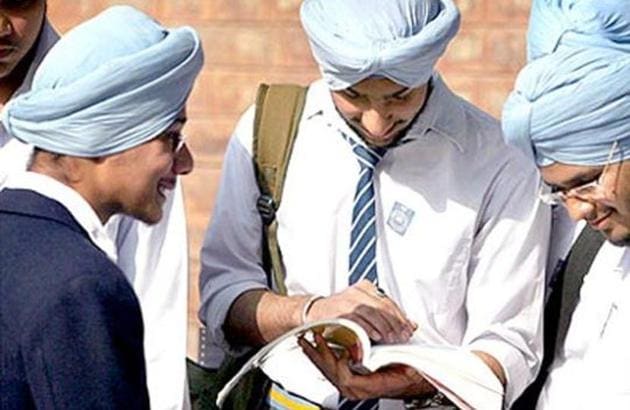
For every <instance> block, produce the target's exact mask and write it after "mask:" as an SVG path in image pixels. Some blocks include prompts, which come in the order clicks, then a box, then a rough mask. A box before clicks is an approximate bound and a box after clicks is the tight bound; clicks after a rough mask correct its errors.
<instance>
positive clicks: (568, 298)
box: [512, 225, 604, 410]
mask: <svg viewBox="0 0 630 410" xmlns="http://www.w3.org/2000/svg"><path fill="white" fill-rule="evenodd" d="M603 243H604V236H603V235H602V234H601V233H599V232H597V231H596V230H594V229H593V228H591V227H590V226H588V225H587V226H585V227H584V229H582V232H581V233H580V235H579V236H578V238H577V239H576V240H575V243H574V244H573V246H572V247H571V251H570V252H569V254H568V256H567V259H566V262H565V265H564V268H563V270H562V271H561V272H560V277H559V278H558V281H557V282H556V283H555V284H554V286H553V288H552V290H551V294H550V296H549V301H548V302H547V305H546V306H545V323H544V332H543V333H544V355H543V361H542V364H541V368H540V372H539V373H538V376H537V377H536V379H535V380H534V381H533V382H532V384H530V385H529V386H528V387H527V389H526V390H525V391H524V392H523V394H522V395H521V396H520V397H519V399H518V400H517V401H516V402H515V403H514V405H513V406H512V410H530V409H533V408H535V407H536V403H537V402H538V397H539V396H540V393H541V392H542V389H543V387H544V385H545V382H546V381H547V377H548V376H549V372H550V370H551V365H552V363H553V360H554V358H555V356H556V353H558V352H559V351H561V349H562V347H563V346H564V339H565V338H566V335H567V330H568V329H569V324H570V323H571V318H572V316H573V311H574V310H575V308H576V306H577V304H578V302H579V296H580V289H581V287H582V283H583V282H584V276H586V274H587V273H588V271H589V270H590V269H591V265H592V264H593V261H594V260H595V256H597V253H598V252H599V249H600V248H601V247H602V244H603Z"/></svg>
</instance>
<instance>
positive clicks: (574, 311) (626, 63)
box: [503, 0, 630, 409]
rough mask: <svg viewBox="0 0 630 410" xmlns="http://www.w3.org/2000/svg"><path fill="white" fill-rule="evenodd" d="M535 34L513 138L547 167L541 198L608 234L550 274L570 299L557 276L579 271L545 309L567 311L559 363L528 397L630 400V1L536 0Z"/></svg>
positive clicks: (510, 129) (593, 403)
mask: <svg viewBox="0 0 630 410" xmlns="http://www.w3.org/2000/svg"><path fill="white" fill-rule="evenodd" d="M527 45H528V64H527V66H526V67H525V68H524V69H523V70H522V71H521V72H520V74H519V76H518V78H517V80H516V84H515V86H514V91H513V92H512V94H511V95H510V97H509V99H508V101H507V102H506V105H505V107H504V111H503V128H504V131H505V137H506V140H507V142H508V143H510V144H513V145H515V146H517V147H519V148H521V150H522V151H523V152H524V153H525V154H526V155H527V157H529V158H530V159H531V161H532V162H535V163H536V164H537V165H538V167H539V168H540V172H541V174H542V177H543V179H544V181H545V182H546V184H547V185H548V186H547V188H546V190H544V191H542V192H541V195H540V197H541V200H543V201H545V202H547V203H549V204H552V205H554V206H555V210H556V212H558V213H560V212H564V211H566V212H567V213H568V215H569V216H570V217H571V218H572V219H574V220H576V221H578V220H582V221H585V222H586V223H587V224H588V225H589V227H588V228H587V230H594V231H598V232H599V233H600V234H601V235H603V236H604V238H605V239H606V240H607V241H606V242H604V243H603V245H601V248H599V249H597V248H595V249H594V251H592V252H593V255H594V258H593V259H592V264H591V265H590V268H585V269H584V270H583V273H584V274H585V276H584V277H583V279H582V278H580V277H579V276H578V277H577V278H576V275H571V274H568V272H569V271H568V269H569V268H568V267H567V273H563V272H560V273H559V274H557V275H552V276H553V277H551V278H549V282H550V283H551V284H552V287H551V289H550V295H551V296H550V302H551V301H553V300H555V297H554V295H558V296H559V297H560V296H561V297H562V302H563V303H565V302H564V300H570V299H569V297H568V296H567V295H569V293H567V292H564V289H565V288H566V287H565V286H564V285H563V286H562V287H560V288H559V289H558V287H559V286H558V285H556V286H553V284H557V283H569V284H572V286H573V287H574V289H575V292H574V293H572V295H573V297H574V303H573V305H570V304H569V305H567V306H571V309H564V310H563V311H561V312H560V313H555V314H553V315H551V314H550V315H549V316H547V317H546V318H545V321H548V322H549V323H553V321H554V320H557V321H558V322H559V325H558V326H557V327H555V328H552V329H549V332H548V335H551V336H553V338H552V339H550V340H552V341H554V345H553V346H551V347H552V348H550V349H547V350H546V351H545V355H549V357H546V358H545V359H547V360H545V362H547V361H548V362H549V363H550V364H549V367H548V368H545V369H543V370H544V371H543V372H542V373H541V375H540V376H539V379H538V380H537V382H536V383H535V385H534V386H539V388H538V389H537V390H531V394H529V395H528V396H527V399H528V400H529V402H524V403H523V407H522V408H539V409H577V408H585V409H586V408H591V409H592V408H611V409H612V408H614V409H626V408H630V378H628V369H629V368H630V351H629V349H628V345H629V344H630V326H628V323H629V318H630V248H629V247H630V163H629V161H628V153H629V152H630V81H628V78H630V4H628V2H618V1H590V0H574V1H560V2H558V1H553V2H551V1H547V0H535V1H534V2H533V4H532V14H531V18H530V26H529V31H528V44H527ZM554 229H555V228H554ZM593 234H594V236H595V237H597V236H600V235H599V234H598V233H597V232H593ZM554 236H558V237H560V239H562V238H561V236H562V232H554ZM599 239H600V242H601V239H602V238H601V236H600V238H599ZM578 242H579V239H578V241H576V245H575V246H574V248H573V250H572V251H571V253H572V254H573V253H575V252H580V249H578ZM581 252H583V253H586V252H587V250H586V249H585V248H584V249H583V250H582V251H581ZM589 252H591V251H589ZM570 258H571V256H570V257H569V260H570ZM560 290H562V292H559V291H560ZM565 305H566V303H565ZM550 312H551V311H550ZM563 317H565V318H566V320H563V319H562V318H563ZM558 318H560V319H558ZM563 324H564V326H562V325H563ZM545 338H546V339H547V335H546V336H545Z"/></svg>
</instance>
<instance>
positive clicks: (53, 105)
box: [2, 6, 203, 157]
mask: <svg viewBox="0 0 630 410" xmlns="http://www.w3.org/2000/svg"><path fill="white" fill-rule="evenodd" d="M202 65H203V52H202V49H201V45H200V41H199V37H198V35H197V34H196V32H195V31H194V30H193V29H191V28H189V27H181V28H176V29H166V28H164V27H162V26H161V25H159V24H158V23H157V22H156V21H154V20H153V19H152V18H150V17H149V16H147V15H145V14H143V13H141V12H140V11H138V10H136V9H134V8H132V7H129V6H116V7H111V8H109V9H108V10H106V11H104V12H103V13H101V14H99V15H98V16H96V17H95V18H93V19H91V20H89V21H87V22H85V23H83V24H81V25H79V26H77V27H76V28H74V29H73V30H71V31H69V32H68V33H67V34H66V35H65V36H63V37H62V38H61V40H60V41H59V42H58V43H57V44H56V45H55V46H54V47H53V48H52V49H51V51H50V52H49V53H48V55H47V56H46V58H45V59H44V61H43V62H42V64H41V66H40V67H39V69H38V70H37V72H36V74H35V76H34V79H33V85H32V89H31V91H30V92H28V93H26V94H23V95H21V96H19V97H17V98H15V99H14V100H12V101H11V102H10V103H9V104H7V106H6V107H5V109H4V110H3V113H2V121H3V124H4V126H5V128H6V129H7V131H8V132H9V133H10V134H11V135H13V136H14V137H16V138H18V139H20V140H22V141H24V142H27V143H30V144H32V145H34V146H36V147H39V148H42V149H44V150H47V151H50V152H55V153H59V154H66V155H73V156H82V157H97V156H103V155H109V154H114V153H117V152H121V151H124V150H126V149H129V148H132V147H134V146H137V145H140V144H142V143H143V142H146V141H148V140H150V139H152V138H154V137H156V136H157V135H159V134H160V133H161V132H163V131H164V130H166V129H167V128H168V127H169V126H170V125H171V124H173V122H175V120H176V119H177V117H178V115H179V114H180V112H181V111H182V109H183V108H184V106H185V103H186V99H187V97H188V95H189V93H190V90H191V88H192V85H193V82H194V81H195V78H196V76H197V74H198V73H199V71H200V69H201V66H202Z"/></svg>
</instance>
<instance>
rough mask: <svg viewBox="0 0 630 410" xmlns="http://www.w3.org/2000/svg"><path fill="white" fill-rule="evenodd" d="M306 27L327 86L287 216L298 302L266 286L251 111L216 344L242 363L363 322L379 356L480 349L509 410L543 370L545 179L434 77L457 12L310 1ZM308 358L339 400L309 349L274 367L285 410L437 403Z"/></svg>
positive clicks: (311, 119) (216, 287) (221, 200)
mask: <svg viewBox="0 0 630 410" xmlns="http://www.w3.org/2000/svg"><path fill="white" fill-rule="evenodd" d="M301 20H302V24H303V27H304V29H305V31H306V34H307V35H308V38H309V40H310V44H311V49H312V52H313V54H314V56H315V59H316V60H317V62H318V64H319V67H320V69H321V72H322V76H323V80H320V81H316V82H314V83H313V84H311V85H310V87H309V90H308V94H307V98H306V103H305V107H304V112H303V115H302V117H301V120H300V123H299V132H298V135H297V139H296V141H295V146H294V148H293V153H292V156H291V161H290V163H289V166H288V170H287V177H286V180H285V185H284V191H283V197H282V205H281V206H280V208H279V210H278V212H277V215H276V218H277V220H278V226H279V228H278V240H279V244H280V249H281V251H282V256H283V262H284V266H285V268H286V282H285V284H286V287H287V289H288V296H281V295H279V294H278V293H276V292H274V290H273V289H269V288H268V287H267V281H266V275H265V272H264V271H263V269H262V261H261V253H262V251H261V232H262V222H261V219H260V217H259V214H258V212H257V210H256V201H257V199H258V197H259V195H260V192H259V189H258V187H257V185H256V179H255V176H254V169H253V166H252V148H251V145H252V128H253V119H254V110H253V109H250V110H249V111H247V112H246V113H245V115H244V116H243V117H242V119H241V121H240V122H239V123H238V125H237V127H236V131H235V133H234V135H233V137H232V139H231V141H230V144H229V146H228V150H227V154H226V158H225V165H224V171H223V180H222V184H221V188H220V191H219V194H218V197H217V202H216V204H215V208H214V212H213V220H212V222H211V224H210V227H209V229H208V232H207V235H206V238H205V244H204V247H203V250H202V254H201V260H202V271H201V289H202V307H201V310H200V317H201V318H202V320H203V321H204V322H205V323H206V325H207V326H208V333H209V335H210V339H211V340H213V342H214V343H215V344H216V345H217V346H218V347H220V348H222V349H223V350H224V351H226V352H228V353H229V354H238V353H240V352H242V350H243V349H244V348H247V347H251V346H259V345H261V344H263V343H265V342H268V341H269V340H271V339H273V338H274V337H276V336H278V335H280V334H282V333H283V332H286V331H287V330H289V329H291V328H294V327H296V326H298V325H300V324H302V322H303V321H304V320H308V321H311V320H316V319H323V318H332V317H342V316H343V317H348V318H351V319H354V320H355V321H357V322H358V323H359V324H360V325H361V326H363V327H364V328H365V329H366V330H367V332H368V333H369V335H370V337H371V338H372V339H373V340H375V341H378V342H380V343H422V342H423V341H430V342H432V343H441V344H452V345H458V346H459V345H462V346H466V347H467V348H469V349H470V350H472V351H474V352H476V353H477V354H478V355H479V357H481V359H482V360H483V361H484V362H485V363H486V364H487V365H488V366H489V367H490V369H492V371H493V372H494V373H495V374H496V376H497V378H498V379H499V380H501V382H503V383H504V384H505V399H506V402H507V403H510V402H511V401H512V400H513V399H514V398H515V397H517V396H518V395H519V393H520V392H521V391H522V390H523V389H524V388H525V386H526V385H527V384H528V383H529V382H530V381H531V380H532V378H533V377H534V375H535V373H536V371H537V369H538V365H539V359H540V356H541V354H542V346H541V344H542V343H541V335H540V328H541V322H540V321H539V318H540V317H541V316H542V312H541V310H542V304H543V280H544V278H543V270H544V269H543V264H544V261H545V258H546V247H547V242H546V241H547V235H548V222H549V221H548V213H549V211H548V210H546V209H545V207H543V206H541V205H539V204H536V202H537V201H536V192H537V190H538V184H539V179H538V176H537V173H536V170H535V168H534V167H532V166H531V165H529V164H527V163H526V162H525V161H524V160H523V158H521V157H520V155H519V154H518V152H517V151H516V150H513V149H511V148H510V147H508V146H506V145H505V144H504V143H503V142H502V137H501V130H500V127H499V124H498V123H497V121H495V120H494V119H492V118H491V117H490V116H488V115H486V114H484V113H482V112H481V111H479V110H478V109H476V108H475V107H473V106H471V105H470V104H468V103H467V102H465V101H464V100H462V99H461V98H459V97H457V96H455V95H454V94H453V93H452V92H451V91H450V90H449V89H448V87H447V86H446V84H445V83H444V82H443V81H442V79H441V78H440V76H439V75H438V74H437V73H436V72H434V65H435V62H436V60H437V59H438V58H439V57H440V56H441V55H442V53H443V52H444V50H445V49H446V47H447V45H448V43H449V41H450V40H451V39H452V38H453V36H454V35H455V33H456V32H457V30H458V27H459V12H458V10H457V9H456V7H455V5H454V4H453V2H452V1H450V0H431V1H424V0H422V1H421V0H388V1H387V2H383V1H378V0H346V1H336V2H327V1H323V0H306V1H304V2H303V4H302V6H301ZM355 193H356V195H355ZM381 290H382V291H384V294H386V295H387V296H386V297H383V292H381ZM320 347H321V346H320ZM304 348H305V349H306V350H307V351H308V352H309V355H310V356H311V358H313V359H314V360H316V361H317V364H318V367H319V369H320V370H321V371H322V372H323V373H324V375H325V376H326V377H327V378H328V379H329V380H330V381H331V382H332V384H334V387H333V385H331V384H330V383H329V382H328V381H326V379H325V378H324V377H323V376H322V375H321V373H320V372H319V371H318V369H317V368H316V367H315V366H314V365H313V363H311V361H309V359H308V358H307V357H306V356H305V355H304V354H302V352H300V351H298V350H294V351H292V352H291V353H290V354H289V355H288V356H287V357H282V358H279V359H278V360H279V361H281V362H283V363H284V364H286V366H284V367H282V368H281V366H279V365H278V366H272V365H271V363H267V364H269V366H268V367H265V369H266V371H267V372H268V374H269V376H271V379H272V380H274V381H276V383H275V384H274V386H273V387H272V392H271V395H272V396H271V397H281V398H282V401H283V402H285V401H286V400H290V401H291V400H292V401H295V402H299V403H301V404H302V405H309V406H313V405H316V406H322V405H323V406H324V407H326V408H337V406H339V407H341V408H346V407H347V406H349V405H351V406H352V407H354V406H355V405H357V404H356V403H352V404H350V402H352V400H357V399H376V398H391V400H380V406H381V408H402V406H403V399H411V398H418V397H422V398H424V397H430V396H432V395H433V394H435V390H434V389H433V388H431V387H430V386H429V385H428V383H427V382H426V381H425V380H424V379H423V378H422V377H421V376H420V375H419V374H418V373H417V372H415V371H412V370H411V369H410V368H406V367H396V368H388V369H383V370H380V371H377V372H375V373H372V374H369V375H355V374H352V373H351V372H350V371H349V370H348V367H347V363H346V362H343V361H341V362H338V361H336V360H334V359H333V360H331V361H330V362H328V361H326V362H325V361H323V360H320V359H321V357H318V355H317V353H316V352H315V351H314V350H313V349H309V348H308V346H304ZM322 348H323V347H322ZM328 357H329V358H334V356H332V355H329V356H328ZM218 359H219V357H218V356H217V357H216V359H215V360H218ZM215 364H217V365H218V363H215ZM272 367H273V368H272ZM335 387H336V388H335ZM338 391H339V392H341V396H345V398H339V394H338ZM260 400H264V398H260ZM274 400H275V399H272V400H270V404H271V406H272V407H274V406H276V405H277V403H276V402H275V401H274ZM313 403H315V404H313ZM340 403H341V404H340ZM365 405H366V403H363V404H362V405H361V406H365ZM375 405H376V404H375V403H374V400H371V403H370V404H369V406H370V408H371V407H373V406H375ZM360 408H364V407H360Z"/></svg>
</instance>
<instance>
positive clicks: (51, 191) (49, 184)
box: [6, 171, 118, 263]
mask: <svg viewBox="0 0 630 410" xmlns="http://www.w3.org/2000/svg"><path fill="white" fill-rule="evenodd" d="M6 187H7V188H17V189H28V190H31V191H34V192H37V193H38V194H40V195H43V196H45V197H47V198H50V199H52V200H54V201H57V202H59V203H60V204H62V205H63V206H64V207H65V208H66V209H67V210H68V212H70V214H71V215H72V217H73V218H74V219H75V220H76V221H77V223H78V224H79V225H80V226H81V228H83V229H84V230H85V232H87V234H88V236H89V237H90V239H91V240H92V242H93V243H94V244H95V245H96V246H97V247H98V248H99V249H101V250H102V251H103V252H104V253H105V254H106V255H107V257H108V258H109V259H110V260H111V261H112V262H114V263H116V262H117V260H118V255H117V252H116V247H115V246H114V242H113V241H112V239H111V238H110V237H109V235H108V234H107V231H106V230H105V228H104V226H103V224H102V223H101V221H100V219H99V218H98V216H97V215H96V212H95V211H94V209H92V207H91V206H90V204H89V203H88V202H87V201H86V200H85V199H84V198H83V197H82V196H81V195H80V194H79V193H78V192H77V191H75V190H73V189H72V188H70V187H68V186H67V185H64V184H62V183H61V182H59V181H57V180H56V179H53V178H51V177H49V176H46V175H43V174H38V173H35V172H29V171H24V172H20V173H16V174H14V175H11V176H10V177H9V180H8V181H7V184H6Z"/></svg>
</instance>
